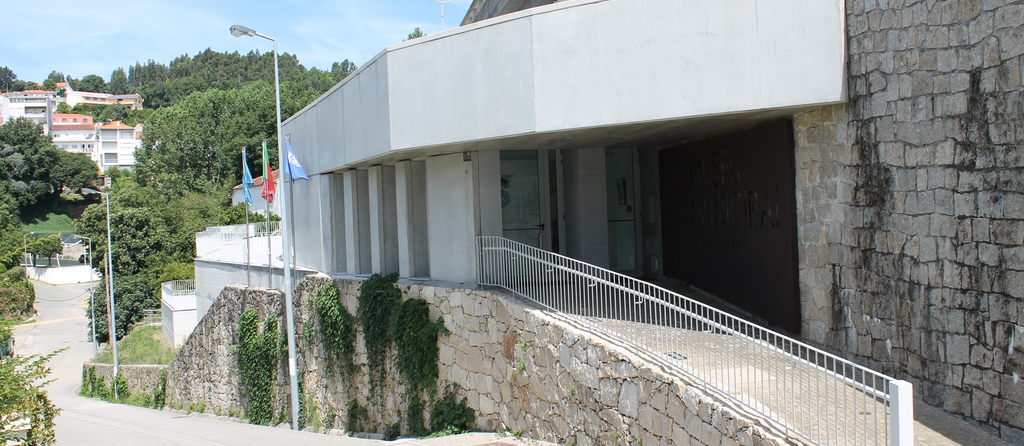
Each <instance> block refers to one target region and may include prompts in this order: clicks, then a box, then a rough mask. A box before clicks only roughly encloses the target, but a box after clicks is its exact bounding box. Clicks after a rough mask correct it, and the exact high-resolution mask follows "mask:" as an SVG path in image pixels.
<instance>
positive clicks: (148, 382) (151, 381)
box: [85, 362, 167, 394]
mask: <svg viewBox="0 0 1024 446" xmlns="http://www.w3.org/2000/svg"><path fill="white" fill-rule="evenodd" d="M85 367H92V368H93V369H94V370H95V372H94V373H96V376H97V377H101V378H103V382H105V383H106V384H107V386H110V384H111V383H112V382H114V365H113V364H94V363H89V362H87V363H85ZM166 369H167V366H165V365H123V364H118V366H117V371H118V373H120V374H121V376H122V377H124V380H125V383H126V384H127V385H128V391H129V392H131V393H132V394H135V393H138V392H143V393H147V394H152V393H153V389H155V388H157V387H158V386H159V385H160V372H163V371H164V370H166Z"/></svg>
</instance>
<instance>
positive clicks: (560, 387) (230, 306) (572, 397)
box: [167, 276, 796, 446]
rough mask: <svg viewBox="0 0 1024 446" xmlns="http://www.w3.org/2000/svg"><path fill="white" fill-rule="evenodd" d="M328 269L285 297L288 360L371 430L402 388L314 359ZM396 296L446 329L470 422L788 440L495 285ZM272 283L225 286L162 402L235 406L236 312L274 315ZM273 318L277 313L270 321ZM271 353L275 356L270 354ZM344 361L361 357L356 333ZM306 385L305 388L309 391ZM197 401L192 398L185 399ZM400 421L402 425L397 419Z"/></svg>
mask: <svg viewBox="0 0 1024 446" xmlns="http://www.w3.org/2000/svg"><path fill="white" fill-rule="evenodd" d="M328 280H331V279H328V278H327V277H326V276H316V277H307V278H306V280H305V281H304V282H303V283H302V284H300V285H299V287H298V289H297V293H296V296H295V304H296V308H295V317H296V326H297V327H298V336H297V342H298V352H299V354H298V358H297V364H298V370H300V373H301V376H302V387H303V389H305V392H306V394H307V395H308V396H306V397H304V399H305V400H306V403H304V404H307V407H315V410H316V412H317V414H318V415H317V416H316V417H315V418H317V419H319V420H324V419H325V418H326V414H327V413H328V411H331V412H334V413H336V414H337V417H336V419H335V421H334V424H333V425H332V426H324V428H340V427H342V426H344V425H345V420H347V417H348V413H347V409H348V406H349V403H350V401H352V400H353V399H354V400H355V401H356V402H358V403H359V404H360V405H361V406H363V407H366V408H367V409H369V416H368V418H369V419H368V420H366V421H365V422H364V423H363V425H364V426H367V427H369V428H370V429H372V430H374V431H377V432H383V431H384V429H385V427H386V426H388V425H391V424H393V423H397V422H401V420H402V419H403V418H402V412H403V411H404V410H405V408H406V404H405V402H404V401H403V399H402V395H404V388H403V387H402V385H401V384H400V383H399V382H398V381H399V379H397V378H396V377H397V372H396V371H395V370H394V368H393V367H391V370H390V371H389V373H388V378H387V386H388V388H389V390H388V391H386V392H385V396H384V400H383V402H375V401H371V400H370V397H369V395H368V389H369V385H368V382H367V380H366V377H365V376H358V377H356V378H355V379H354V380H353V381H352V382H346V381H344V380H343V379H342V378H341V377H340V376H339V375H338V374H336V373H331V372H328V371H327V370H326V364H325V362H324V354H323V350H322V347H321V341H320V339H319V336H320V335H319V333H318V330H317V325H316V322H315V320H314V319H313V317H314V314H313V312H312V309H313V307H312V297H313V295H314V293H315V291H316V290H317V289H318V288H319V287H321V286H323V285H324V284H325V283H326V282H327V281H328ZM334 283H335V284H336V286H337V287H338V290H339V291H340V294H341V296H342V297H341V299H342V303H343V304H344V305H345V306H346V308H347V309H348V310H349V312H351V313H352V314H356V313H357V311H356V310H357V305H358V304H357V299H356V295H357V293H358V288H359V285H360V283H361V282H360V281H357V280H347V279H345V280H334ZM399 288H400V289H401V290H402V291H403V292H404V294H405V296H406V297H407V298H420V299H424V300H426V301H427V302H428V303H429V305H430V311H431V318H432V319H433V318H437V317H441V318H442V320H443V321H444V323H445V326H446V327H447V328H448V329H449V330H450V332H451V334H450V335H446V336H442V337H441V338H440V341H439V344H440V345H439V348H440V351H439V353H440V361H439V362H440V364H439V366H440V367H439V368H440V373H439V374H440V376H439V377H440V383H439V388H440V389H443V388H445V387H446V386H447V384H449V383H455V384H458V385H459V386H460V387H461V390H460V396H464V397H465V398H466V401H467V404H468V406H469V407H471V408H472V409H473V410H474V412H475V413H476V421H475V426H474V427H475V428H477V429H481V430H492V431H495V430H499V429H507V430H509V431H522V432H523V434H524V435H525V436H527V437H531V438H536V439H541V440H548V441H553V442H558V443H566V444H577V445H593V444H640V442H641V440H642V444H645V445H659V444H685V445H714V446H718V445H777V444H793V443H795V442H796V441H795V440H792V439H788V438H783V437H782V436H780V435H778V434H776V433H774V431H772V430H771V429H770V428H767V427H765V426H762V425H760V424H759V423H758V422H757V421H755V420H756V419H755V418H754V417H752V416H749V415H747V414H745V413H744V412H743V411H742V410H741V409H737V408H734V407H731V406H730V405H729V404H727V403H726V402H724V401H723V400H721V399H718V398H717V397H716V396H714V395H711V394H708V393H706V392H705V391H703V390H701V388H699V387H696V386H693V385H691V384H690V383H689V382H688V381H687V380H685V379H684V378H683V377H681V376H678V375H675V374H673V373H672V372H671V369H668V368H662V367H661V366H660V365H659V363H658V361H657V359H656V358H648V357H644V356H642V354H641V353H638V352H634V351H630V350H628V349H625V348H623V347H619V346H617V345H615V344H613V343H612V342H610V341H609V340H607V339H604V338H603V337H602V336H600V335H597V334H594V333H592V332H590V331H588V330H587V329H586V328H585V327H583V326H580V325H578V324H577V323H575V322H573V320H571V319H565V318H562V317H559V316H558V315H554V314H550V313H548V312H546V311H543V310H540V309H536V308H533V307H530V306H527V305H524V302H522V301H521V300H518V299H515V298H512V297H510V296H508V295H506V294H503V293H501V292H496V291H481V290H464V289H450V288H441V287H432V286H422V285H399ZM280 302H281V296H280V294H278V293H276V292H268V291H259V290H243V289H238V288H231V287H229V288H226V289H225V290H224V292H222V293H221V296H220V298H219V299H218V300H217V301H216V302H215V303H214V305H213V306H212V307H211V310H210V311H209V312H208V313H207V315H206V316H205V317H204V319H203V321H201V322H200V324H199V326H198V327H197V329H196V331H195V332H194V333H193V335H192V336H191V337H190V338H189V339H188V341H187V343H186V344H185V346H184V347H183V348H182V349H181V351H180V352H179V353H178V356H177V357H175V359H174V361H173V362H172V363H171V365H170V366H169V367H168V386H167V400H168V403H169V404H171V405H172V406H175V405H176V406H177V407H184V406H186V405H189V404H190V403H191V405H192V406H193V407H204V408H205V410H206V411H207V412H215V413H243V412H244V410H245V405H244V391H243V390H242V389H241V386H240V384H239V373H238V366H237V359H236V357H235V351H234V346H235V344H237V327H238V320H239V316H240V314H241V313H242V311H244V310H245V309H246V308H249V307H250V306H251V307H256V308H258V309H259V311H260V313H261V315H263V317H265V315H267V314H279V315H280V320H282V321H283V316H284V315H283V314H281V311H282V307H281V305H280ZM282 327H283V324H282ZM282 362H283V361H282ZM355 362H356V363H357V364H359V365H360V366H361V367H363V368H365V365H366V353H365V348H364V347H363V345H362V334H361V332H360V333H358V334H357V352H356V355H355ZM314 389H315V390H314ZM200 401H201V402H202V403H203V404H195V403H197V402H200ZM285 404H287V378H286V371H285V369H284V368H283V364H282V368H280V369H279V371H278V386H277V395H276V396H275V399H274V408H275V409H274V410H275V412H277V411H279V410H281V408H285V407H286V405H285ZM403 431H404V426H403Z"/></svg>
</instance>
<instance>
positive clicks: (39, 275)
mask: <svg viewBox="0 0 1024 446" xmlns="http://www.w3.org/2000/svg"><path fill="white" fill-rule="evenodd" d="M25 276H27V277H28V278H29V279H35V280H38V281H40V282H46V283H49V284H52V285H67V284H71V283H85V282H95V281H97V280H100V279H101V278H102V277H101V276H100V274H99V272H97V271H96V270H94V269H92V268H90V267H89V266H88V265H76V266H63V267H59V268H40V267H35V266H29V267H26V268H25Z"/></svg>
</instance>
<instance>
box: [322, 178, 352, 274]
mask: <svg viewBox="0 0 1024 446" xmlns="http://www.w3.org/2000/svg"><path fill="white" fill-rule="evenodd" d="M325 176H327V177H328V178H329V179H330V180H329V183H330V191H329V193H328V197H329V198H328V201H329V202H330V206H331V207H330V209H331V230H330V234H328V237H327V239H328V240H327V242H325V243H324V247H327V246H328V245H330V246H331V254H332V257H333V261H332V263H331V264H330V265H331V269H329V270H327V272H332V273H342V272H345V271H348V268H347V266H346V265H347V264H348V253H347V251H346V248H345V247H346V246H347V245H348V243H347V239H346V237H345V226H346V225H345V215H346V213H345V203H346V201H345V176H344V174H340V173H335V174H330V175H325Z"/></svg>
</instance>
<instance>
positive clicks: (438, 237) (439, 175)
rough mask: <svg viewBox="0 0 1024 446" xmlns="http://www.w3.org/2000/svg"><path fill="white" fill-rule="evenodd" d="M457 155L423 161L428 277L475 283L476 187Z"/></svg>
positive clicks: (468, 165)
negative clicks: (428, 253) (424, 163)
mask: <svg viewBox="0 0 1024 446" xmlns="http://www.w3.org/2000/svg"><path fill="white" fill-rule="evenodd" d="M473 170H474V169H473V162H472V161H465V160H464V159H463V156H462V154H461V153H457V154H451V155H444V156H435V157H431V158H427V160H426V186H427V187H426V190H427V203H429V204H430V207H429V208H428V209H427V230H428V231H429V233H430V278H431V279H432V280H435V281H448V282H455V283H475V282H476V227H477V224H476V207H475V205H474V203H475V201H476V194H477V191H476V187H475V182H474V173H473Z"/></svg>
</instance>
